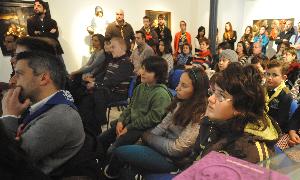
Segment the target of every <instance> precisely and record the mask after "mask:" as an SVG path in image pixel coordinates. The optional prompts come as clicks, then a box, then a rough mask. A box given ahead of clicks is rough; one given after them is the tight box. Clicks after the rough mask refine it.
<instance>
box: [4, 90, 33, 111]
mask: <svg viewBox="0 0 300 180" xmlns="http://www.w3.org/2000/svg"><path fill="white" fill-rule="evenodd" d="M20 92H21V88H20V87H16V88H15V89H9V90H8V92H7V93H6V94H5V96H4V97H3V99H2V111H3V115H13V116H20V115H21V114H22V112H23V111H24V110H25V109H26V108H28V107H29V105H30V100H29V99H26V100H25V101H24V102H23V103H21V102H20V101H19V96H20Z"/></svg>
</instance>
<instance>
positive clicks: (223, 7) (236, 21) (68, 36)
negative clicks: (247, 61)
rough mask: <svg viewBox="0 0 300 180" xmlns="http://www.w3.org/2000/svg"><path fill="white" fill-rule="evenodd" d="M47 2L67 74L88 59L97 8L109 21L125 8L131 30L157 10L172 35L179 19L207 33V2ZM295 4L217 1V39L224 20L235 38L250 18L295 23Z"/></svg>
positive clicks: (0, 61) (2, 64)
mask: <svg viewBox="0 0 300 180" xmlns="http://www.w3.org/2000/svg"><path fill="white" fill-rule="evenodd" d="M46 1H47V0H46ZM48 2H49V5H50V9H51V14H52V17H53V19H55V20H56V21H57V23H58V25H59V31H60V37H59V40H60V42H61V44H62V46H63V49H64V51H65V54H64V55H63V57H64V59H65V63H66V66H67V69H68V70H69V71H73V70H75V69H77V68H79V67H80V66H81V65H82V64H83V63H84V62H85V61H86V60H87V58H88V57H89V51H88V44H87V42H88V40H87V38H88V34H87V31H86V27H87V26H89V24H90V21H91V18H92V16H93V14H94V8H95V6H96V5H100V6H102V7H103V10H104V16H105V17H106V18H107V19H108V20H109V21H113V20H114V18H115V11H116V10H117V9H120V8H122V9H124V11H125V20H127V21H128V22H129V23H130V24H131V25H132V26H133V28H134V30H138V29H140V28H141V27H142V17H143V16H144V15H145V10H157V11H170V12H171V13H172V15H171V16H172V19H171V21H172V23H171V24H172V27H171V31H172V34H173V36H174V35H175V33H176V32H177V31H178V30H179V21H180V20H185V21H186V22H187V29H188V31H189V32H191V34H192V37H195V35H196V34H197V29H198V27H199V26H200V25H203V26H205V28H206V29H207V32H208V26H209V2H210V0H186V1H182V0H151V1H147V0H122V1H120V0H85V1H82V0H64V1H61V0H51V1H50V0H48ZM295 2H297V3H299V2H298V1H295V0H285V4H286V5H291V6H289V7H288V8H286V9H282V7H283V6H282V1H281V0H273V1H272V3H271V4H270V1H269V0H219V6H218V9H219V11H218V24H217V26H218V28H219V36H220V38H221V37H222V34H223V32H224V27H225V23H226V22H227V21H230V22H232V25H233V28H234V29H235V30H236V31H237V32H238V34H237V35H238V39H239V38H240V37H241V36H242V34H243V31H244V29H245V27H246V26H247V25H252V20H253V19H263V18H290V17H295V22H298V21H299V20H300V15H298V14H297V13H296V12H297V10H298V9H297V7H298V6H296V5H293V4H294V3H295ZM207 36H208V34H207ZM193 39H194V38H192V40H193ZM192 43H193V42H192ZM10 72H11V67H10V63H9V57H3V56H2V54H1V55H0V81H8V79H9V74H10Z"/></svg>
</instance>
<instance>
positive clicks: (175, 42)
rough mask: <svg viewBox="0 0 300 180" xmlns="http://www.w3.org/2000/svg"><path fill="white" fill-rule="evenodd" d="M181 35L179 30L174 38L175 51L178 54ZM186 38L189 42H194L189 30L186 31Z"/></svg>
mask: <svg viewBox="0 0 300 180" xmlns="http://www.w3.org/2000/svg"><path fill="white" fill-rule="evenodd" d="M180 36H181V31H180V32H178V33H176V35H175V39H174V50H175V51H174V53H175V54H176V55H177V53H178V48H179V47H178V46H179V39H180ZM186 39H187V42H188V43H189V44H191V42H192V40H191V34H190V33H188V32H186Z"/></svg>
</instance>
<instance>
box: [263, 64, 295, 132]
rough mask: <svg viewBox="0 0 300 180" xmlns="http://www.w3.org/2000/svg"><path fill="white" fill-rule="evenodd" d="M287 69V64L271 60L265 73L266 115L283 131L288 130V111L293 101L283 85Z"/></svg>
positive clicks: (287, 89)
mask: <svg viewBox="0 0 300 180" xmlns="http://www.w3.org/2000/svg"><path fill="white" fill-rule="evenodd" d="M287 71H288V64H286V63H284V62H279V61H271V62H270V63H269V64H268V65H267V70H266V73H265V77H266V84H265V85H266V88H267V91H266V104H267V106H268V107H267V110H268V115H269V116H270V117H272V118H273V119H274V120H275V121H276V122H277V123H278V124H279V126H280V129H281V130H282V132H283V133H287V131H288V122H289V112H290V107H291V103H292V101H293V99H292V97H291V95H290V91H289V88H288V87H287V86H286V85H285V80H286V79H287V75H286V74H287Z"/></svg>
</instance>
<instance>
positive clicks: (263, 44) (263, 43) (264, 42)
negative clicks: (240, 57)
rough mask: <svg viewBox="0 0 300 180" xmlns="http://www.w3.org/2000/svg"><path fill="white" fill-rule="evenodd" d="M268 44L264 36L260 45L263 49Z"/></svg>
mask: <svg viewBox="0 0 300 180" xmlns="http://www.w3.org/2000/svg"><path fill="white" fill-rule="evenodd" d="M268 44H269V38H268V37H267V36H264V38H263V39H262V42H261V45H262V46H263V47H266V46H267V45H268Z"/></svg>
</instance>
